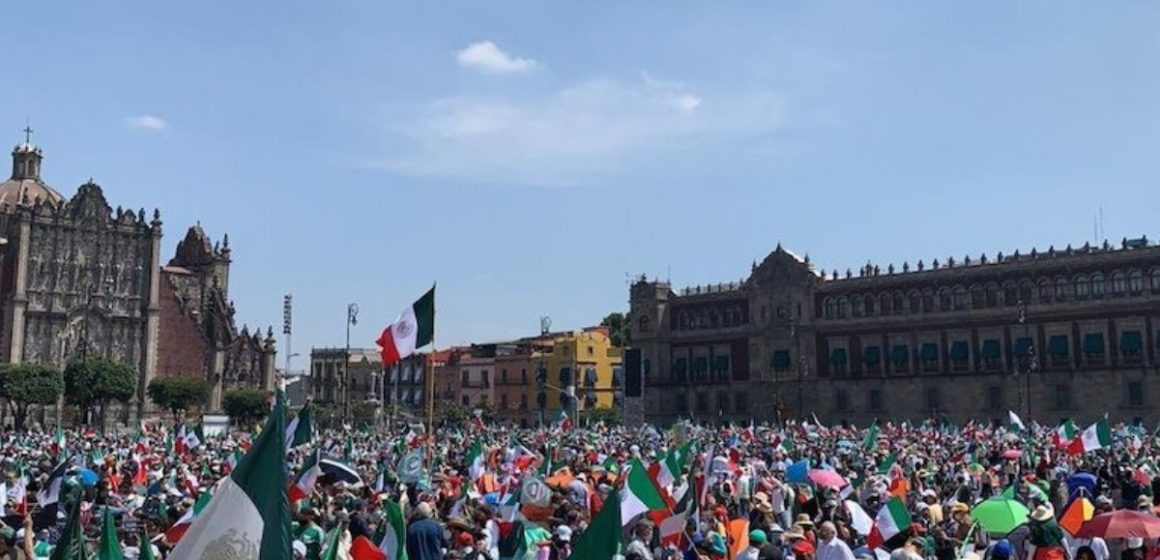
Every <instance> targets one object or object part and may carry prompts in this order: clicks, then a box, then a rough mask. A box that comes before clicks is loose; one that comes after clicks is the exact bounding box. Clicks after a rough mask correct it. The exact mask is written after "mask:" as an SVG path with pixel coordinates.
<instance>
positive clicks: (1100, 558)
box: [1068, 537, 1112, 560]
mask: <svg viewBox="0 0 1160 560" xmlns="http://www.w3.org/2000/svg"><path fill="white" fill-rule="evenodd" d="M1068 540H1070V541H1071V543H1070V544H1071V547H1070V548H1071V557H1072V558H1075V553H1076V552H1078V551H1079V549H1080V547H1084V546H1088V547H1091V549H1092V553H1093V554H1095V556H1096V560H1108V558H1110V557H1111V555H1112V554H1111V552H1109V551H1108V543H1107V542H1105V541H1104V539H1101V538H1100V537H1096V538H1094V539H1068Z"/></svg>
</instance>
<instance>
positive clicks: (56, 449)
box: [52, 426, 66, 457]
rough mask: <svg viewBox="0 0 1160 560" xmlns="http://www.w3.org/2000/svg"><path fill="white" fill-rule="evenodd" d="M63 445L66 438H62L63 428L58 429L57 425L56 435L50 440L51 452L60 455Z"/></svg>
mask: <svg viewBox="0 0 1160 560" xmlns="http://www.w3.org/2000/svg"><path fill="white" fill-rule="evenodd" d="M65 445H66V440H65V439H64V430H62V429H60V426H57V427H56V437H54V438H53V440H52V454H53V455H56V456H57V457H60V455H61V453H63V452H64V448H65Z"/></svg>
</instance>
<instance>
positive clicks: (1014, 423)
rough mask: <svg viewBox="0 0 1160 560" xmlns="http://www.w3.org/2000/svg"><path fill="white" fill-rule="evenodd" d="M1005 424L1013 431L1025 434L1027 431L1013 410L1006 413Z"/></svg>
mask: <svg viewBox="0 0 1160 560" xmlns="http://www.w3.org/2000/svg"><path fill="white" fill-rule="evenodd" d="M1007 424H1008V425H1010V426H1011V429H1012V430H1015V431H1018V432H1026V431H1027V426H1025V425H1024V424H1023V420H1022V419H1021V418H1019V415H1018V414H1015V411H1014V410H1008V411H1007Z"/></svg>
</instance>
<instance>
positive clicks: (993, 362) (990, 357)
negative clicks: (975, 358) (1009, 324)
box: [980, 338, 1003, 370]
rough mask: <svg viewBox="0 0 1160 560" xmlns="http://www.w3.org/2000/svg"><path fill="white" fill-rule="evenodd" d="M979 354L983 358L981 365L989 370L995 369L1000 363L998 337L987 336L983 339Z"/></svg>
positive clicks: (1001, 360)
mask: <svg viewBox="0 0 1160 560" xmlns="http://www.w3.org/2000/svg"><path fill="white" fill-rule="evenodd" d="M980 354H981V355H982V358H983V367H985V368H987V369H989V370H996V369H999V366H1001V365H1002V362H1003V351H1002V347H1001V346H1000V345H999V341H998V339H994V338H989V339H987V340H984V341H983V349H982V351H981V352H980Z"/></svg>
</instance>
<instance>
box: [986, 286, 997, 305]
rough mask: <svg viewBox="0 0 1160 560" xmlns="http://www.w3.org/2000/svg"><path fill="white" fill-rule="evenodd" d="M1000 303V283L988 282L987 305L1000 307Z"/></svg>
mask: <svg viewBox="0 0 1160 560" xmlns="http://www.w3.org/2000/svg"><path fill="white" fill-rule="evenodd" d="M998 305H999V285H998V284H994V283H992V284H987V307H998Z"/></svg>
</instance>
